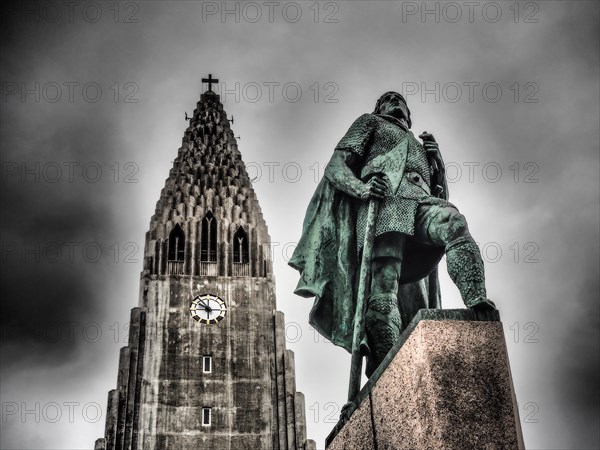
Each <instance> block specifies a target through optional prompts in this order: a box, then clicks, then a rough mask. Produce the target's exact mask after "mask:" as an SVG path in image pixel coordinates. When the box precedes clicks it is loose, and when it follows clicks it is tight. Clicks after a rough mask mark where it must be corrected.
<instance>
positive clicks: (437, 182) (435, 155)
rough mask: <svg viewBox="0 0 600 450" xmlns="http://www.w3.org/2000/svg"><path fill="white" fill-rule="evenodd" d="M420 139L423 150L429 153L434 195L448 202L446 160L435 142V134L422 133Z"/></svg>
mask: <svg viewBox="0 0 600 450" xmlns="http://www.w3.org/2000/svg"><path fill="white" fill-rule="evenodd" d="M419 137H420V138H421V139H422V140H423V148H425V152H426V153H427V159H428V160H429V164H430V166H431V168H432V169H433V173H432V182H433V183H432V184H433V186H432V193H433V194H434V195H435V196H436V197H440V198H443V199H446V200H448V185H447V183H446V169H445V167H444V160H443V159H442V154H441V153H440V147H439V145H438V143H437V142H435V138H434V137H433V134H431V133H428V132H427V131H423V133H421V134H420V135H419Z"/></svg>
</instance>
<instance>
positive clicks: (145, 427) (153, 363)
mask: <svg viewBox="0 0 600 450" xmlns="http://www.w3.org/2000/svg"><path fill="white" fill-rule="evenodd" d="M209 86H210V85H209ZM270 248H271V240H270V237H269V234H268V229H267V225H266V223H265V220H264V219H263V216H262V213H261V210H260V206H259V204H258V201H257V199H256V195H255V193H254V190H253V188H252V184H251V181H250V179H249V178H248V174H247V172H246V168H245V165H244V162H243V161H242V158H241V154H240V152H239V150H238V146H237V142H236V139H235V137H234V134H233V132H232V130H231V127H230V121H229V120H228V119H227V115H226V113H225V111H224V110H223V105H222V104H221V102H220V98H219V96H218V95H217V94H215V93H214V92H212V91H211V90H210V87H209V90H208V91H207V92H205V93H204V94H202V95H201V98H200V101H199V102H198V103H197V107H196V109H195V110H194V113H193V116H192V117H191V118H190V119H189V125H188V127H187V129H186V131H185V135H184V137H183V142H182V146H181V148H180V149H179V152H178V155H177V157H176V158H175V160H174V163H173V168H172V169H171V171H170V173H169V177H168V178H167V180H166V183H165V186H164V188H163V189H162V192H161V196H160V199H159V200H158V202H157V205H156V211H155V214H154V215H153V216H152V219H151V221H150V229H149V231H148V233H147V234H146V242H145V251H144V268H143V271H142V274H141V283H140V300H139V305H138V307H136V308H133V310H132V311H131V325H130V332H129V345H128V346H127V347H124V348H122V349H121V353H120V359H119V370H118V376H117V386H116V389H113V390H111V391H110V392H109V394H108V408H107V417H106V426H105V435H104V437H103V438H100V439H98V440H97V441H96V444H95V448H96V449H106V450H112V449H136V450H141V449H144V450H146V449H147V450H154V449H207V450H220V449H228V450H245V449H257V450H258V449H261V450H262V449H272V450H312V449H315V448H316V447H315V443H314V441H312V440H307V438H306V420H305V406H304V396H303V395H302V393H300V392H297V391H296V383H295V375H294V354H293V353H292V352H291V351H290V350H287V349H286V345H285V335H284V316H283V313H281V312H279V311H277V309H276V301H275V281H274V277H273V266H272V259H271V255H270ZM207 299H217V300H211V301H210V302H209V300H207ZM195 300H196V302H195V303H194V301H195ZM213 301H216V302H218V304H219V305H220V306H217V307H214V305H216V304H217V303H213ZM194 305H196V307H197V308H200V309H196V313H194V311H193V309H194ZM198 305H205V306H206V307H204V306H198ZM208 305H211V306H210V307H209V306H208ZM198 311H199V312H198ZM217 311H218V312H219V314H218V315H216V312H217ZM205 314H206V317H204V315H205Z"/></svg>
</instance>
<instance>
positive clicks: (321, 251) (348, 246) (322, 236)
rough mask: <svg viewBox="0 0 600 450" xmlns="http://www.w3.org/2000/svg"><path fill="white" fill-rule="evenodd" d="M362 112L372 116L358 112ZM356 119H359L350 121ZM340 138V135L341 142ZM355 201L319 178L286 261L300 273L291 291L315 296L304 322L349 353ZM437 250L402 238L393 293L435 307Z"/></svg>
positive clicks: (355, 270)
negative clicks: (396, 289) (400, 261)
mask: <svg viewBox="0 0 600 450" xmlns="http://www.w3.org/2000/svg"><path fill="white" fill-rule="evenodd" d="M366 116H372V115H371V114H369V115H367V114H365V115H364V116H361V117H362V118H365V117H366ZM359 121H361V118H359V119H358V120H357V121H356V122H355V124H356V123H359ZM362 122H365V120H364V119H363V120H362ZM353 126H354V125H353ZM351 130H352V128H351ZM347 135H348V134H347ZM342 142H344V139H342V141H340V144H342ZM340 144H338V146H337V147H336V149H337V148H340ZM363 144H364V142H363ZM360 202H361V200H357V199H354V198H353V197H351V196H349V195H348V194H346V193H344V192H342V191H340V190H338V189H336V188H335V187H334V186H333V185H332V184H331V182H330V181H329V180H328V179H327V178H326V177H323V178H322V179H321V181H320V182H319V184H318V186H317V189H316V190H315V193H314V195H313V197H312V199H311V201H310V203H309V205H308V208H307V211H306V216H305V218H304V223H303V227H302V236H301V238H300V240H299V242H298V245H297V246H296V249H295V251H294V253H293V255H292V258H291V259H290V261H289V263H288V264H289V265H290V266H291V267H293V268H294V269H296V270H298V271H299V272H300V280H299V281H298V284H297V286H296V289H295V290H294V293H295V294H297V295H299V296H301V297H315V301H314V305H313V307H312V310H311V312H310V316H309V323H310V324H311V325H312V326H313V327H314V328H315V329H316V330H317V331H318V332H319V333H321V335H323V336H324V337H326V338H327V339H329V340H330V341H331V342H332V343H333V344H335V345H337V346H340V347H343V348H345V349H346V350H347V351H349V352H351V351H352V334H353V322H354V316H355V310H356V291H357V286H358V280H357V274H358V273H359V270H358V269H359V264H360V262H359V254H358V249H357V242H356V239H357V236H356V217H357V212H358V208H359V206H360ZM422 203H423V202H422ZM424 203H427V202H424ZM442 254H443V249H441V251H440V249H436V248H432V247H426V246H420V245H418V244H415V243H413V242H412V241H411V240H410V239H408V240H407V244H406V247H405V250H404V257H403V264H402V275H401V278H400V283H402V285H401V286H400V289H399V293H398V294H399V298H401V301H411V300H410V299H411V298H414V297H418V296H421V298H422V299H423V300H424V301H423V304H426V305H428V307H429V308H440V306H441V305H440V291H439V283H438V280H437V270H436V268H437V263H438V262H439V260H440V258H441V256H442Z"/></svg>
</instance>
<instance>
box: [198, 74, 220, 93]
mask: <svg viewBox="0 0 600 450" xmlns="http://www.w3.org/2000/svg"><path fill="white" fill-rule="evenodd" d="M202 82H203V83H208V90H209V91H210V92H214V91H213V90H212V84H213V83H215V84H216V83H218V82H219V79H218V78H213V77H212V73H209V74H208V78H202Z"/></svg>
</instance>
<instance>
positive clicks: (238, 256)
mask: <svg viewBox="0 0 600 450" xmlns="http://www.w3.org/2000/svg"><path fill="white" fill-rule="evenodd" d="M248 261H250V258H249V256H248V235H247V234H246V232H245V231H244V229H243V228H242V227H239V228H238V229H237V231H236V232H235V234H234V235H233V262H234V263H247V262H248Z"/></svg>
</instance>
